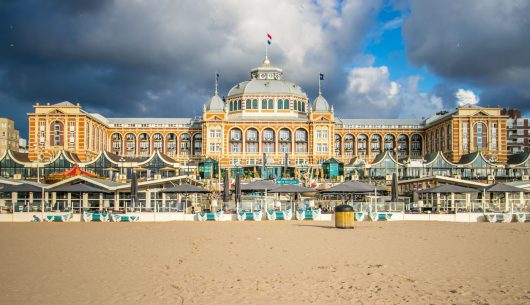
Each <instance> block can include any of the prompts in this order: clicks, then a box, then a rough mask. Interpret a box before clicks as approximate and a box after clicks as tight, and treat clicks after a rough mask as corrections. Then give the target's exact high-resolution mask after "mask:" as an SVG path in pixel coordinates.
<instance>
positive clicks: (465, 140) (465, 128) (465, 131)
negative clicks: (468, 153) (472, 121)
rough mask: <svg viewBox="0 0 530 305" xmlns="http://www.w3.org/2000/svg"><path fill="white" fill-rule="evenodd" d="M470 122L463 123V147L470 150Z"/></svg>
mask: <svg viewBox="0 0 530 305" xmlns="http://www.w3.org/2000/svg"><path fill="white" fill-rule="evenodd" d="M468 132H469V131H468V124H467V123H462V148H463V149H464V150H468V149H469V146H468V145H469V144H468V143H469V142H468Z"/></svg>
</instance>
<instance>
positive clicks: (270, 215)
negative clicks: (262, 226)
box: [267, 210, 276, 220]
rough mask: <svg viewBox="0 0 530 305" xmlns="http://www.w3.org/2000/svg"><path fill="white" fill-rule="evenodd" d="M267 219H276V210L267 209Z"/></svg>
mask: <svg viewBox="0 0 530 305" xmlns="http://www.w3.org/2000/svg"><path fill="white" fill-rule="evenodd" d="M267 220H276V211H274V210H268V211H267Z"/></svg>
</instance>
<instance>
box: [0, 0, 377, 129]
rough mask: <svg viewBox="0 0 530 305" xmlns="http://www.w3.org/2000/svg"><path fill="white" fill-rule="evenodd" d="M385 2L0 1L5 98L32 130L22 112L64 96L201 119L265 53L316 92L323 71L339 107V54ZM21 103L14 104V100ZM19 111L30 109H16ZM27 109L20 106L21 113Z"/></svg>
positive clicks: (351, 48)
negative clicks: (216, 95) (216, 88)
mask: <svg viewBox="0 0 530 305" xmlns="http://www.w3.org/2000/svg"><path fill="white" fill-rule="evenodd" d="M377 7H378V1H376V2H372V1H371V2H370V3H365V2H364V1H359V0H350V1H340V2H335V1H317V2H312V1H308V2H305V1H300V2H292V1H291V2H280V3H278V4H277V5H270V3H267V2H265V1H255V2H252V3H247V2H245V5H242V2H241V1H235V0H234V1H230V0H228V1H211V2H208V3H203V2H196V1H191V0H184V1H174V2H171V1H169V2H168V1H135V2H130V1H120V0H116V1H102V0H98V1H68V0H56V1H31V0H28V1H10V2H3V4H2V5H0V42H1V46H0V98H1V99H0V105H1V106H2V107H1V108H2V112H3V113H2V115H5V116H13V113H14V111H15V109H16V111H18V112H17V113H16V114H15V115H16V119H17V127H18V128H21V129H22V132H21V134H23V135H26V134H27V131H26V128H27V126H26V124H27V123H26V120H25V113H26V112H30V111H31V105H32V104H34V103H36V102H40V103H46V102H51V103H55V102H59V101H63V100H69V101H71V102H74V103H75V102H79V103H81V104H82V105H83V107H84V108H85V109H87V110H89V111H93V112H100V113H102V114H104V115H106V116H115V117H118V116H121V117H123V116H132V117H140V116H172V117H185V116H192V115H194V114H200V113H201V111H202V105H203V104H205V103H206V102H207V100H208V98H209V96H211V94H212V92H213V80H214V75H215V72H220V73H221V84H220V94H221V95H226V93H227V92H228V90H229V89H230V87H231V86H233V85H234V84H236V83H237V82H239V81H242V80H246V79H248V77H249V76H248V73H249V70H250V68H253V67H255V66H258V65H259V64H260V62H261V60H262V59H263V49H264V43H265V33H267V32H272V33H273V46H272V47H271V49H270V53H269V54H270V57H271V59H272V61H273V63H274V64H277V65H279V66H282V67H283V68H284V70H285V74H286V77H287V78H288V79H289V80H292V81H294V82H297V83H299V84H300V85H302V86H303V87H304V89H306V91H307V93H308V95H309V96H310V97H311V98H312V97H314V96H315V92H316V84H317V76H318V73H319V72H324V73H326V76H327V78H326V84H324V88H325V90H326V91H325V92H326V94H327V97H328V100H330V102H333V100H334V97H336V96H338V95H339V93H340V91H341V90H342V89H343V87H344V86H343V84H344V82H345V81H344V79H345V73H344V71H342V66H343V64H344V62H343V61H344V60H346V59H348V58H351V57H352V56H353V54H355V53H356V52H357V51H358V45H359V42H360V41H361V39H362V37H363V33H364V32H365V31H366V27H367V26H368V24H370V22H371V20H372V19H373V17H374V14H375V13H376V12H377ZM8 104H9V105H11V104H16V107H12V108H11V107H9V108H8V107H7V106H8ZM21 109H24V110H22V111H20V110H21ZM21 112H22V113H21Z"/></svg>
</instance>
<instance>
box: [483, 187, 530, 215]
mask: <svg viewBox="0 0 530 305" xmlns="http://www.w3.org/2000/svg"><path fill="white" fill-rule="evenodd" d="M483 192H484V194H483V196H482V201H483V202H484V204H483V205H484V206H485V207H486V206H487V208H485V210H486V209H489V210H491V211H493V212H498V211H504V212H508V211H510V212H511V213H513V212H514V211H516V212H517V211H528V204H527V203H526V202H527V200H525V197H524V194H525V193H530V190H526V189H523V188H520V187H516V186H513V185H509V184H504V183H496V184H493V185H490V186H487V187H484V188H483ZM485 193H489V198H488V199H486V194H485ZM487 201H489V202H487ZM503 203H504V204H503ZM503 205H504V207H503Z"/></svg>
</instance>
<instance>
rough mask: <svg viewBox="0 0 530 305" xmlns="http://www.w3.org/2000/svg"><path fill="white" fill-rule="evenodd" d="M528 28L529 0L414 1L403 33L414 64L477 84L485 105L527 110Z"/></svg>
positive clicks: (529, 87) (529, 73)
mask: <svg viewBox="0 0 530 305" xmlns="http://www.w3.org/2000/svg"><path fill="white" fill-rule="evenodd" d="M529 29H530V1H527V0H513V1H492V0H488V1H486V0H468V1H445V0H434V1H418V0H412V1H410V14H409V15H408V17H407V18H406V19H405V22H404V24H403V35H404V39H405V42H406V47H407V53H408V57H409V58H410V60H411V61H412V62H413V63H415V64H417V65H420V66H423V65H425V66H427V67H428V68H429V69H430V70H431V71H433V72H434V73H436V74H438V75H440V76H442V77H443V78H444V79H445V81H447V82H448V83H451V82H452V83H455V82H459V83H463V84H468V85H469V86H472V87H477V88H479V89H480V90H481V102H480V103H481V104H484V105H488V104H489V105H502V106H508V105H510V106H512V107H519V108H522V109H523V110H525V111H529V110H530V30H529ZM443 86H445V85H443ZM437 90H442V88H438V89H437ZM447 98H450V95H449V96H448V97H447ZM444 100H445V99H444ZM446 103H447V101H446Z"/></svg>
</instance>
